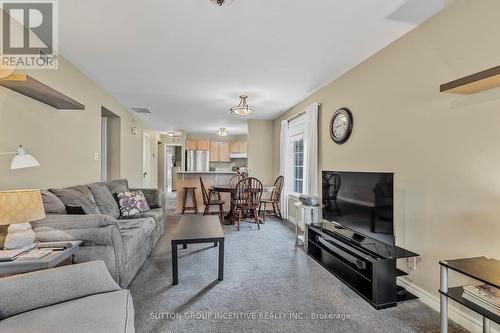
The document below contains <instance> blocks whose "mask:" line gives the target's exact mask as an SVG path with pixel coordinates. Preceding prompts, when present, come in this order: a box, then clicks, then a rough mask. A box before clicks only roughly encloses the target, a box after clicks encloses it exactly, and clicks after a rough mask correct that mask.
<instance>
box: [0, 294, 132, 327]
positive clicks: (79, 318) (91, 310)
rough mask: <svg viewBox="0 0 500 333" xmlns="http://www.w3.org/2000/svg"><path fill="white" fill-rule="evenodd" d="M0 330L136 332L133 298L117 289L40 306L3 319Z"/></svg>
mask: <svg viewBox="0 0 500 333" xmlns="http://www.w3.org/2000/svg"><path fill="white" fill-rule="evenodd" d="M0 332H9V333H26V332H37V333H49V332H50V333H67V332H79V333H101V332H102V333H113V332H116V333H133V332H134V306H133V303H132V297H131V296H130V292H129V291H128V290H118V291H112V292H107V293H102V294H95V295H90V296H87V297H83V298H79V299H75V300H71V301H67V302H63V303H59V304H55V305H51V306H47V307H44V308H39V309H36V310H33V311H29V312H25V313H21V314H18V315H16V316H13V317H10V318H7V319H5V320H3V321H0Z"/></svg>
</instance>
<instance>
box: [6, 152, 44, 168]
mask: <svg viewBox="0 0 500 333" xmlns="http://www.w3.org/2000/svg"><path fill="white" fill-rule="evenodd" d="M37 166H40V163H38V161H37V160H36V158H34V157H33V156H31V155H30V154H28V153H27V152H26V150H24V148H23V147H19V149H18V150H17V152H16V156H14V158H13V159H12V162H11V163H10V169H11V170H14V169H23V168H31V167H37Z"/></svg>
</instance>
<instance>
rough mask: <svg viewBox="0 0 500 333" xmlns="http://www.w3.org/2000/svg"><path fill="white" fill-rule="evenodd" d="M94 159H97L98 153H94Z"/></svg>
mask: <svg viewBox="0 0 500 333" xmlns="http://www.w3.org/2000/svg"><path fill="white" fill-rule="evenodd" d="M94 161H99V153H94Z"/></svg>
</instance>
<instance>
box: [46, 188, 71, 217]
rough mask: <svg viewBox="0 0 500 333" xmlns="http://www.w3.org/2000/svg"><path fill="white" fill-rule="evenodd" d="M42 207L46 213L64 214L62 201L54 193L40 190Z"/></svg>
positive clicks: (64, 208)
mask: <svg viewBox="0 0 500 333" xmlns="http://www.w3.org/2000/svg"><path fill="white" fill-rule="evenodd" d="M41 192H42V201H43V208H44V209H45V213H47V214H66V207H65V206H64V203H63V202H62V201H61V199H59V198H58V197H57V196H56V195H55V194H54V193H52V192H49V191H46V190H42V191H41Z"/></svg>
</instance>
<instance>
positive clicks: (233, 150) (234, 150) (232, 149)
mask: <svg viewBox="0 0 500 333" xmlns="http://www.w3.org/2000/svg"><path fill="white" fill-rule="evenodd" d="M239 149H240V148H239V146H238V142H231V143H230V146H229V151H230V153H239V151H238V150H239Z"/></svg>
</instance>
